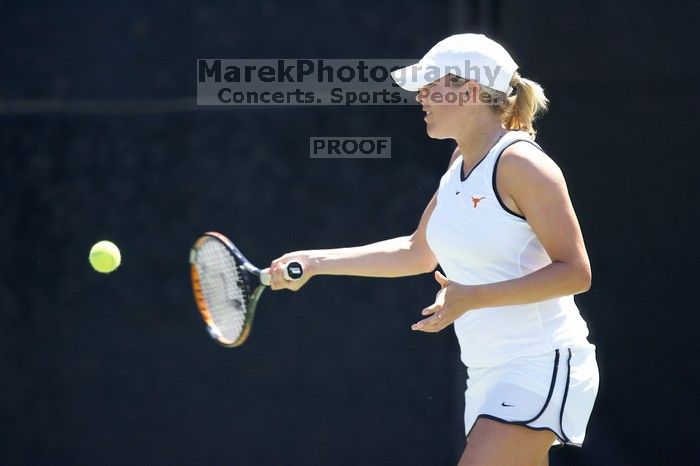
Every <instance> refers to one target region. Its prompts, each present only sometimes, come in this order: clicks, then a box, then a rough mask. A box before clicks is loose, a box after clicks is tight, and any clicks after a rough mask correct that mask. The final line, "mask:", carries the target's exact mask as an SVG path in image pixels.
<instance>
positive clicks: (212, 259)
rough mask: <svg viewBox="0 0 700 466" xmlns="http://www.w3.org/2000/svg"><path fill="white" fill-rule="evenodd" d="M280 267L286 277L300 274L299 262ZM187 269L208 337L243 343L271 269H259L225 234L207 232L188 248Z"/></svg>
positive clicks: (229, 342)
mask: <svg viewBox="0 0 700 466" xmlns="http://www.w3.org/2000/svg"><path fill="white" fill-rule="evenodd" d="M283 268H284V278H285V279H287V280H298V279H300V278H301V277H302V275H303V270H302V266H301V264H300V263H298V262H289V263H287V264H285V265H284V267H283ZM190 272H191V275H192V290H193V291H194V298H195V301H196V302H197V307H198V308H199V312H200V314H202V318H203V319H204V322H205V323H206V324H207V330H209V334H210V335H211V337H212V338H214V339H215V340H216V341H217V342H219V343H220V344H222V345H223V346H227V347H234V346H240V345H242V344H243V343H244V342H245V341H246V338H248V335H249V334H250V330H251V328H252V325H253V317H254V316H255V308H256V306H257V304H258V300H259V299H260V296H261V294H262V292H263V291H264V290H265V288H266V287H268V286H269V285H270V269H263V270H260V269H258V268H257V267H255V266H254V265H253V264H251V263H250V262H248V260H247V259H246V258H245V257H244V256H243V254H241V252H240V251H239V250H238V248H236V246H234V245H233V243H232V242H231V241H230V240H229V239H228V238H226V237H225V236H224V235H222V234H221V233H216V232H208V233H205V234H204V235H203V236H201V237H199V238H198V239H197V241H196V242H195V243H194V245H193V246H192V249H191V250H190Z"/></svg>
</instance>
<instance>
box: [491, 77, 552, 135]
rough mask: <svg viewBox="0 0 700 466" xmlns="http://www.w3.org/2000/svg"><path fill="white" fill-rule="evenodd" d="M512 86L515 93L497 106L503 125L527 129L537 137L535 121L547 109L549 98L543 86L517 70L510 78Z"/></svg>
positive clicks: (517, 129) (515, 128) (509, 127)
mask: <svg viewBox="0 0 700 466" xmlns="http://www.w3.org/2000/svg"><path fill="white" fill-rule="evenodd" d="M510 86H511V87H512V88H513V89H515V94H514V95H511V96H509V97H506V98H505V100H504V101H503V100H501V102H503V103H502V104H501V105H497V106H495V109H496V112H498V116H499V117H500V118H501V121H502V122H503V126H505V127H506V128H508V129H510V130H515V131H526V132H528V133H529V134H530V136H531V137H532V139H535V135H536V134H537V131H535V128H534V127H533V122H534V121H535V119H537V117H539V116H540V115H541V114H542V113H544V112H546V111H547V108H548V107H549V99H548V98H547V97H546V96H545V95H544V89H542V86H540V85H539V84H537V83H536V82H535V81H530V80H529V79H525V78H523V77H521V76H520V73H518V72H517V71H516V72H515V74H514V75H513V79H511V80H510ZM490 90H491V89H490ZM494 92H497V91H494ZM501 94H503V93H501ZM503 95H504V96H505V94H503Z"/></svg>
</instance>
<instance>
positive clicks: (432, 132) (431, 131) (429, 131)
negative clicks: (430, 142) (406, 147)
mask: <svg viewBox="0 0 700 466" xmlns="http://www.w3.org/2000/svg"><path fill="white" fill-rule="evenodd" d="M425 132H426V133H427V134H428V137H429V138H431V139H449V136H446V135H444V134H440V133H439V132H437V131H435V130H434V129H432V128H430V127H428V128H427V129H426V130H425Z"/></svg>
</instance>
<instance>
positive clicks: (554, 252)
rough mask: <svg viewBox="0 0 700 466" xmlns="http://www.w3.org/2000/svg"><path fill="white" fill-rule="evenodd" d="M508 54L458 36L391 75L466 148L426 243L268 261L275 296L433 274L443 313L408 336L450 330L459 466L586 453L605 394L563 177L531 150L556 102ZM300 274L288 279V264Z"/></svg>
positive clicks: (435, 308)
mask: <svg viewBox="0 0 700 466" xmlns="http://www.w3.org/2000/svg"><path fill="white" fill-rule="evenodd" d="M517 68H518V66H517V64H516V63H515V61H513V59H512V58H511V56H510V54H509V53H508V52H507V51H506V50H505V49H504V48H503V47H502V46H500V45H499V44H498V43H496V42H494V41H492V40H491V39H489V38H487V37H485V36H483V35H477V34H460V35H455V36H451V37H448V38H447V39H445V40H443V41H441V42H439V43H438V44H436V45H435V46H434V47H433V48H432V49H431V50H430V51H429V52H428V53H427V54H426V55H425V57H423V59H421V61H420V62H419V63H417V64H416V65H413V66H411V67H407V68H404V69H403V70H397V71H395V72H394V73H392V76H393V78H394V80H395V81H396V82H397V84H399V85H400V86H402V87H403V88H405V89H407V90H411V91H418V94H417V97H416V99H417V101H418V102H419V103H420V104H421V105H422V107H423V111H424V112H425V122H426V125H427V133H428V135H429V136H430V137H432V138H436V139H454V140H455V141H456V142H457V149H456V150H455V151H454V153H453V154H452V158H451V160H450V163H449V168H448V169H447V171H446V173H445V174H444V175H443V176H442V179H441V180H440V184H439V188H438V189H437V192H436V193H435V195H434V196H433V198H432V199H431V201H430V203H429V204H428V206H427V208H426V209H425V211H424V213H423V216H422V217H421V220H420V223H419V225H418V228H417V229H416V231H415V232H414V233H413V234H412V235H409V236H404V237H401V238H394V239H389V240H386V241H381V242H378V243H374V244H369V245H366V246H361V247H351V248H341V249H329V250H311V251H297V252H293V253H289V254H285V255H284V256H282V257H280V258H278V259H276V260H275V261H273V262H272V264H271V267H270V270H271V274H272V284H271V285H272V288H273V289H281V288H287V289H291V290H298V289H299V288H300V287H301V286H303V284H304V283H305V282H306V281H307V280H308V279H309V278H310V277H312V276H314V275H323V274H327V275H356V276H372V277H399V276H406V275H415V274H420V273H426V272H431V271H433V270H434V269H435V268H436V265H438V264H439V265H440V266H441V268H442V270H443V271H444V272H445V274H444V275H443V274H442V273H440V271H436V272H435V280H436V281H437V283H438V285H439V286H440V290H439V291H438V293H437V295H436V298H435V302H434V303H433V304H432V305H430V306H428V307H426V308H425V309H423V311H422V318H421V320H419V321H418V322H416V323H415V324H414V325H413V326H412V329H413V330H415V331H422V332H439V331H441V330H443V329H444V328H446V327H447V326H449V325H453V327H454V330H455V333H456V334H457V338H458V340H459V343H460V348H461V358H462V361H463V362H464V364H465V365H466V366H467V381H466V382H467V383H466V391H465V400H466V407H465V414H464V422H465V432H466V438H467V442H466V447H465V449H464V453H463V454H462V456H461V458H460V461H459V466H466V465H476V464H479V465H494V466H504V465H518V466H523V465H532V466H539V465H547V464H548V462H549V460H548V451H549V449H550V447H551V446H552V445H556V444H571V445H577V446H580V445H581V444H582V443H583V440H584V436H585V431H586V425H587V423H588V419H589V416H590V414H591V410H592V408H593V403H594V401H595V397H596V394H597V391H598V367H597V363H596V360H595V346H593V345H592V344H590V343H589V342H588V340H587V336H588V328H587V326H586V323H585V322H584V320H583V319H582V318H581V315H580V313H579V311H578V309H577V307H576V305H575V304H574V300H573V295H575V294H577V293H582V292H584V291H586V290H588V289H589V287H590V283H591V270H590V265H589V260H588V255H587V252H586V248H585V245H584V242H583V238H582V234H581V230H580V227H579V224H578V220H577V219H576V214H575V213H574V209H573V207H572V204H571V201H570V199H569V195H568V192H567V187H566V184H565V181H564V177H563V175H562V172H561V171H560V169H559V168H558V166H557V165H556V164H555V163H554V162H553V161H552V160H551V159H550V158H549V157H548V156H547V155H546V154H545V153H544V152H543V151H542V149H541V148H540V146H539V145H537V144H536V143H535V142H534V136H535V130H534V128H533V120H534V118H535V117H536V116H537V115H538V113H540V112H541V111H544V110H546V107H547V102H548V101H547V99H546V98H545V95H544V92H543V90H542V88H541V87H540V86H539V85H538V84H537V83H535V82H533V81H530V80H527V79H524V78H522V77H521V76H520V75H519V73H518V72H517ZM290 260H295V261H299V262H301V264H302V265H303V267H304V270H305V274H304V277H303V278H302V279H301V280H299V281H287V280H285V279H284V277H283V273H282V270H281V267H280V265H281V264H283V263H286V262H289V261H290Z"/></svg>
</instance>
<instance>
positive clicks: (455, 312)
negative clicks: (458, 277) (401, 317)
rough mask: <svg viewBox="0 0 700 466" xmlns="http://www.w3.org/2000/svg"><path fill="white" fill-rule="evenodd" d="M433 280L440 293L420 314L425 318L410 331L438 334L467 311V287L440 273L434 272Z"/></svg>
mask: <svg viewBox="0 0 700 466" xmlns="http://www.w3.org/2000/svg"><path fill="white" fill-rule="evenodd" d="M435 280H437V282H438V283H439V284H440V291H438V292H437V295H435V302H434V303H433V304H432V305H431V306H428V307H426V308H425V309H423V311H422V312H421V314H423V315H424V316H430V317H427V318H425V319H423V320H421V321H420V322H416V323H415V324H413V325H412V326H411V329H412V330H418V331H421V332H431V333H434V332H439V331H440V330H442V329H444V328H445V327H447V326H448V325H450V324H451V323H452V322H454V321H455V320H457V319H458V318H459V317H460V316H461V315H462V314H464V313H465V312H467V311H468V310H469V306H468V305H466V303H467V302H468V301H469V299H468V295H469V287H468V286H466V285H460V284H459V283H454V282H452V281H450V280H448V279H447V277H445V276H444V275H443V274H441V273H440V271H438V270H436V271H435Z"/></svg>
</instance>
